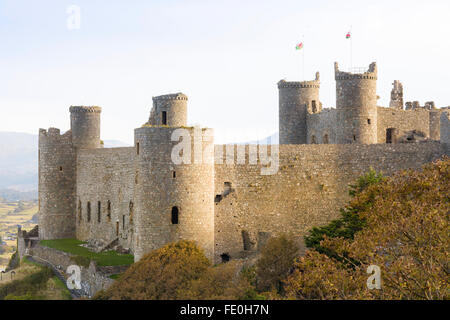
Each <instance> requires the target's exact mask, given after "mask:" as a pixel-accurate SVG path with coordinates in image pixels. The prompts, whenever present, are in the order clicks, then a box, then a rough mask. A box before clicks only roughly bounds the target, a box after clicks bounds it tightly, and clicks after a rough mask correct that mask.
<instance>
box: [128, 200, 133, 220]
mask: <svg viewBox="0 0 450 320" xmlns="http://www.w3.org/2000/svg"><path fill="white" fill-rule="evenodd" d="M129 207H130V223H133V214H134V203H133V201H130V205H129Z"/></svg>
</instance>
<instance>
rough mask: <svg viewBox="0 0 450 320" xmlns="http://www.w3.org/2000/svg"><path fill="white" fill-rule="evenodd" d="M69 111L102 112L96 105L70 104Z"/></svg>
mask: <svg viewBox="0 0 450 320" xmlns="http://www.w3.org/2000/svg"><path fill="white" fill-rule="evenodd" d="M69 111H70V112H71V113H74V112H89V113H101V112H102V108H100V107H97V106H90V107H87V106H71V107H70V109H69Z"/></svg>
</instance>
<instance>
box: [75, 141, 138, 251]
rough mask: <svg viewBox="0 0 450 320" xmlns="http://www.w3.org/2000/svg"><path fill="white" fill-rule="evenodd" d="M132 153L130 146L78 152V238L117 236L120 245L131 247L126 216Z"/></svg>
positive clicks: (130, 225) (130, 197)
mask: <svg viewBox="0 0 450 320" xmlns="http://www.w3.org/2000/svg"><path fill="white" fill-rule="evenodd" d="M134 157H135V148H133V147H129V148H112V149H91V150H88V149H85V150H80V151H79V152H78V158H77V168H78V174H77V192H76V211H74V212H75V216H76V226H77V238H78V239H80V240H89V239H98V240H101V241H102V242H104V243H110V242H112V241H114V240H115V239H119V243H120V244H121V245H122V246H123V247H125V248H131V249H134V248H133V236H134V226H133V223H132V221H131V220H132V217H131V216H130V213H131V212H132V209H133V208H132V207H133V205H134V191H135V184H136V183H135V180H136V171H135V169H134ZM89 207H90V209H89ZM130 208H131V210H130ZM89 211H90V212H89Z"/></svg>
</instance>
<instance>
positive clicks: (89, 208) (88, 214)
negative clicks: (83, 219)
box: [87, 201, 91, 222]
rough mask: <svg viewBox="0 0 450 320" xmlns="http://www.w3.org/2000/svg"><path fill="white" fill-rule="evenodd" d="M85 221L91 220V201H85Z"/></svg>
mask: <svg viewBox="0 0 450 320" xmlns="http://www.w3.org/2000/svg"><path fill="white" fill-rule="evenodd" d="M87 221H88V222H91V202H90V201H88V203H87Z"/></svg>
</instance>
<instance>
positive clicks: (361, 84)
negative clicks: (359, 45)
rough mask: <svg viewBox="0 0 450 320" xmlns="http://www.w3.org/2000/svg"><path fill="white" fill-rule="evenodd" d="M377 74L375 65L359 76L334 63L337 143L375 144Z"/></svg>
mask: <svg viewBox="0 0 450 320" xmlns="http://www.w3.org/2000/svg"><path fill="white" fill-rule="evenodd" d="M377 74H378V69H377V65H376V63H375V62H374V63H372V64H371V65H370V67H369V70H368V71H365V72H362V73H350V72H343V71H340V70H339V65H338V63H337V62H336V63H335V77H336V109H337V129H338V136H337V138H338V143H340V144H350V143H360V144H375V143H377Z"/></svg>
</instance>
